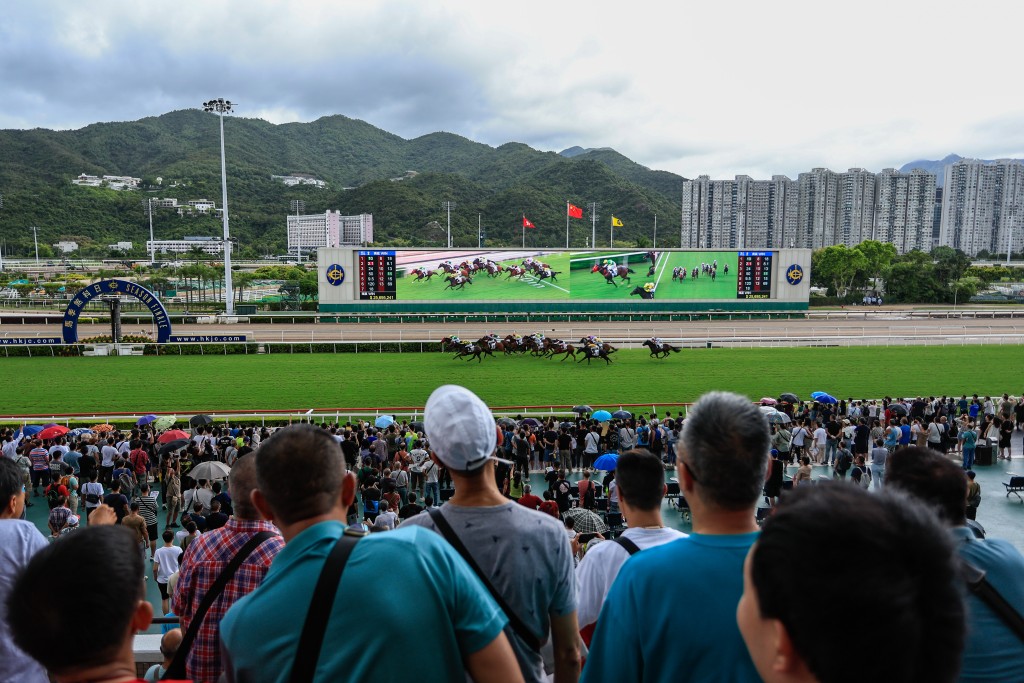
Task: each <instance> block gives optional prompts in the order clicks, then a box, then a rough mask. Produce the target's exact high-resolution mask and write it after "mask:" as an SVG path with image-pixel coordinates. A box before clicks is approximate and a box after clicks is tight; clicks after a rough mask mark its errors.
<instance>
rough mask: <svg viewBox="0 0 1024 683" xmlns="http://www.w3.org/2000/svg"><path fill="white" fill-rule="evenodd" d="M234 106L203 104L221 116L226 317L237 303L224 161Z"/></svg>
mask: <svg viewBox="0 0 1024 683" xmlns="http://www.w3.org/2000/svg"><path fill="white" fill-rule="evenodd" d="M234 104H235V103H233V102H229V101H228V100H225V99H224V98H222V97H221V98H218V99H216V100H210V101H209V102H203V111H206V112H213V113H215V114H217V115H218V116H220V187H221V191H222V194H221V206H222V207H223V217H224V289H225V291H226V292H227V296H226V297H225V308H224V312H225V314H226V315H234V313H235V301H234V289H233V288H232V286H231V234H230V233H229V232H228V169H227V164H226V162H225V160H224V114H230V113H231V111H232V108H233V107H234Z"/></svg>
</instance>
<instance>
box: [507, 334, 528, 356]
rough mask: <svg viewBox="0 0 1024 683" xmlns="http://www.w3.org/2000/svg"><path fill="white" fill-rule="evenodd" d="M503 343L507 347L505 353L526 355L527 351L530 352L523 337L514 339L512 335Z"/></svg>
mask: <svg viewBox="0 0 1024 683" xmlns="http://www.w3.org/2000/svg"><path fill="white" fill-rule="evenodd" d="M501 343H502V344H504V345H505V353H512V352H517V353H525V352H526V351H528V350H529V349H527V346H526V343H525V342H524V340H523V337H514V336H512V335H511V334H510V335H507V336H506V337H505V338H504V339H502V340H501Z"/></svg>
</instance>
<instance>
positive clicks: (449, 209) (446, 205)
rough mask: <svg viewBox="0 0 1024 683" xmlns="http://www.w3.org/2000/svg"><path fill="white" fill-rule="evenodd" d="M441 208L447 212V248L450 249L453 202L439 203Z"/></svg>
mask: <svg viewBox="0 0 1024 683" xmlns="http://www.w3.org/2000/svg"><path fill="white" fill-rule="evenodd" d="M441 208H442V209H444V210H445V211H447V212H448V248H449V249H451V248H452V209H454V208H455V202H441Z"/></svg>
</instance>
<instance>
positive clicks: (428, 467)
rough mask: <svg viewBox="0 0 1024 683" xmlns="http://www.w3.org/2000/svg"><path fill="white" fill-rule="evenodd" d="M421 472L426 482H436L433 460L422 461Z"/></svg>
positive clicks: (435, 464) (435, 467)
mask: <svg viewBox="0 0 1024 683" xmlns="http://www.w3.org/2000/svg"><path fill="white" fill-rule="evenodd" d="M423 474H424V476H426V478H427V479H426V481H427V483H428V484H436V483H437V463H436V462H434V461H433V460H426V461H425V462H424V463H423Z"/></svg>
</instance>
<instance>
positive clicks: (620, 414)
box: [612, 410, 633, 420]
mask: <svg viewBox="0 0 1024 683" xmlns="http://www.w3.org/2000/svg"><path fill="white" fill-rule="evenodd" d="M612 417H614V418H615V419H616V420H628V419H629V418H631V417H633V413H631V412H629V411H628V410H616V411H615V412H614V413H612Z"/></svg>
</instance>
